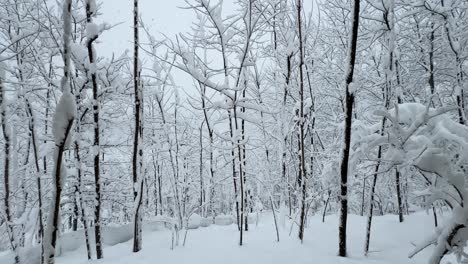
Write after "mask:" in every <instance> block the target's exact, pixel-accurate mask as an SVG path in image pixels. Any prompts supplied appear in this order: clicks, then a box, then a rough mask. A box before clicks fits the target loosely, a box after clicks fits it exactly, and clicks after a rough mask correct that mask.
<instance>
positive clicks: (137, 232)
mask: <svg viewBox="0 0 468 264" xmlns="http://www.w3.org/2000/svg"><path fill="white" fill-rule="evenodd" d="M138 26H139V23H138V0H134V1H133V34H134V35H133V40H134V43H133V48H134V57H133V86H134V93H135V110H134V111H135V112H134V113H135V131H134V133H135V135H134V141H133V159H132V174H133V199H134V206H135V208H134V219H133V221H134V226H133V252H139V251H140V250H141V246H142V237H141V235H142V226H141V225H142V216H141V211H140V210H141V204H142V201H143V175H142V162H143V148H142V146H141V144H142V143H143V142H142V141H143V140H142V139H143V127H142V121H141V119H142V118H143V115H142V113H143V96H142V89H141V83H140V66H139V58H138V49H139V38H138Z"/></svg>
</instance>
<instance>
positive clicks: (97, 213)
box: [86, 0, 103, 259]
mask: <svg viewBox="0 0 468 264" xmlns="http://www.w3.org/2000/svg"><path fill="white" fill-rule="evenodd" d="M94 15H95V14H94V13H93V10H91V6H90V2H89V0H88V1H86V22H87V23H92V17H93V16H94ZM97 38H98V35H95V36H88V39H87V43H86V47H87V50H88V58H89V63H90V65H92V64H93V63H95V54H94V48H93V42H94V41H95V40H96V39H97ZM91 84H92V88H93V91H92V93H93V123H94V143H93V155H94V158H93V168H94V183H95V185H94V186H95V195H96V199H95V200H96V201H95V207H94V237H95V239H96V240H95V241H96V258H97V259H102V258H103V252H102V241H101V240H102V239H101V180H100V161H99V156H100V145H99V110H100V109H99V95H98V83H97V76H96V72H95V71H94V70H93V71H92V72H91Z"/></svg>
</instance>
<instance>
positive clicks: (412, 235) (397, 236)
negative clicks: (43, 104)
mask: <svg viewBox="0 0 468 264" xmlns="http://www.w3.org/2000/svg"><path fill="white" fill-rule="evenodd" d="M365 221H366V218H365V217H361V216H356V215H350V216H349V224H348V254H349V256H348V257H347V258H340V257H337V245H338V243H337V238H338V228H337V227H338V216H336V215H330V216H327V218H326V222H325V223H322V222H321V216H320V215H317V216H313V217H311V218H310V219H309V223H308V227H307V228H306V233H305V239H304V243H303V244H301V243H300V241H299V240H298V239H297V228H293V229H292V232H291V235H289V233H290V230H291V224H290V223H289V222H288V221H287V222H286V225H285V226H284V227H281V226H280V230H279V231H280V242H276V233H275V227H274V222H273V217H272V216H271V214H270V213H263V214H262V215H260V216H259V221H258V225H257V224H256V223H255V221H254V222H252V223H251V224H250V230H249V231H248V232H246V233H245V238H244V241H245V245H244V246H242V247H240V246H238V238H239V233H238V231H237V228H236V226H235V225H228V226H218V225H211V226H209V227H200V228H198V229H192V230H189V231H188V234H187V239H186V244H185V246H182V241H183V237H184V232H181V233H180V245H179V246H178V247H175V248H174V249H173V250H171V241H172V233H171V231H170V230H169V229H166V228H163V227H162V226H161V225H155V224H154V223H152V224H148V223H147V224H146V227H145V228H144V231H143V250H142V251H141V252H139V253H132V252H131V249H132V246H131V245H132V241H131V240H129V241H126V242H123V243H119V244H115V241H118V240H119V239H120V240H122V241H123V240H126V239H128V237H129V236H128V235H129V234H126V233H128V232H131V231H130V230H131V228H128V227H129V226H124V227H117V228H116V227H113V228H108V229H107V230H104V237H107V239H106V238H105V241H104V242H106V241H112V243H106V244H107V246H106V247H105V248H104V260H100V261H95V260H94V261H90V262H88V261H87V259H86V252H85V250H86V249H85V245H84V240H81V241H82V243H81V244H80V245H81V246H80V247H79V248H77V249H76V247H75V246H69V247H68V249H65V248H64V250H63V251H64V252H63V253H62V255H61V256H60V257H58V258H57V262H56V263H57V264H86V263H102V264H148V263H164V264H184V263H203V264H219V263H223V264H240V263H242V264H249V263H255V264H306V263H307V264H309V263H318V264H328V263H330V264H334V263H339V264H355V263H366V264H384V263H385V264H400V263H418V264H425V263H427V260H428V258H429V256H430V253H431V250H432V248H433V247H429V248H427V249H426V250H424V251H423V252H421V253H420V254H419V255H417V256H415V257H414V258H413V259H408V257H407V256H408V253H409V252H410V251H411V249H413V248H414V245H415V244H416V243H418V242H420V241H422V240H424V238H425V237H426V236H428V235H430V234H432V232H433V230H434V224H433V218H432V214H427V213H426V212H418V213H416V214H413V215H410V216H407V217H406V219H405V222H403V223H402V224H400V223H398V216H396V215H386V216H376V217H374V221H373V226H372V227H373V230H372V237H371V246H370V252H369V256H368V257H364V256H363V248H364V235H365ZM64 236H65V239H64V240H67V243H68V244H71V245H73V244H74V243H72V242H70V241H71V240H74V239H75V241H76V239H77V238H78V241H79V240H80V239H81V238H80V237H81V236H82V234H79V235H77V234H73V233H68V234H65V235H64ZM67 237H68V238H67ZM109 244H114V245H112V246H111V245H109ZM67 250H68V251H67ZM2 255H3V257H2ZM4 261H6V255H5V253H0V263H2V264H3V263H7V262H4ZM444 263H448V262H444Z"/></svg>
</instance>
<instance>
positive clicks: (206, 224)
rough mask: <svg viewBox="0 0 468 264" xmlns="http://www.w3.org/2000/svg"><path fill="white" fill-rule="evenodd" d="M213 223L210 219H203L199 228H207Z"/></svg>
mask: <svg viewBox="0 0 468 264" xmlns="http://www.w3.org/2000/svg"><path fill="white" fill-rule="evenodd" d="M212 223H213V218H212V217H203V218H202V220H201V226H202V227H208V226H210V225H211V224H212Z"/></svg>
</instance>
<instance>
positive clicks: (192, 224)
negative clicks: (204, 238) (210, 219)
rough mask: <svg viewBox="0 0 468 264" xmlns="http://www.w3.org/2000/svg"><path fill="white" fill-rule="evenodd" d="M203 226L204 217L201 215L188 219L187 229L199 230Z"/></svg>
mask: <svg viewBox="0 0 468 264" xmlns="http://www.w3.org/2000/svg"><path fill="white" fill-rule="evenodd" d="M201 225H202V217H201V216H200V215H199V214H195V213H194V214H192V215H191V216H190V218H189V219H188V223H187V228H188V229H197V228H199V227H200V226H201Z"/></svg>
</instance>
